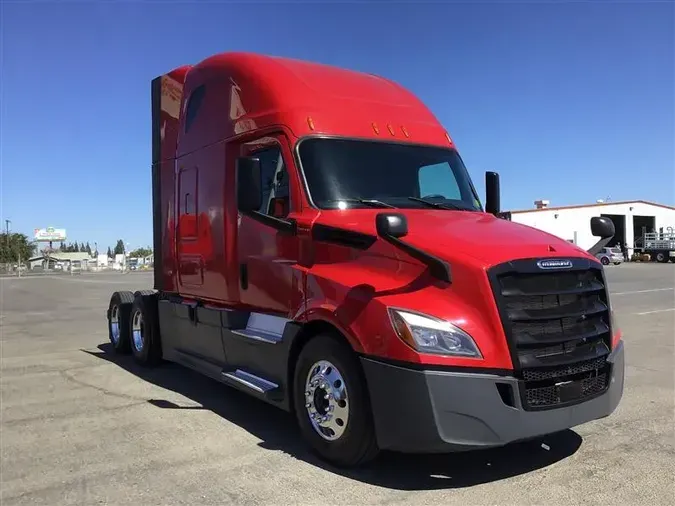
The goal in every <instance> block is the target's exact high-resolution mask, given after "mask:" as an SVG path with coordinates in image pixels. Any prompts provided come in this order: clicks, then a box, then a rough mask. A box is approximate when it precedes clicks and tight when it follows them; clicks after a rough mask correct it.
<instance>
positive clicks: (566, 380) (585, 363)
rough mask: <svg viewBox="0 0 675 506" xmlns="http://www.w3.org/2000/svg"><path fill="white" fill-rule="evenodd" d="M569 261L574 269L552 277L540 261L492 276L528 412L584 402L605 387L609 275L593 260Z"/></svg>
mask: <svg viewBox="0 0 675 506" xmlns="http://www.w3.org/2000/svg"><path fill="white" fill-rule="evenodd" d="M571 262H572V268H567V269H564V270H562V269H561V270H560V271H551V270H543V269H541V268H539V267H538V266H537V260H536V259H533V260H519V261H514V262H510V263H508V264H504V265H500V266H496V267H494V268H492V269H491V270H490V271H489V272H488V275H489V278H490V282H491V285H492V289H493V291H494V294H495V300H496V302H497V306H498V309H499V312H500V315H501V318H502V325H503V327H504V332H505V334H506V337H507V339H508V340H509V347H510V349H511V354H512V358H513V362H514V367H515V372H516V375H517V376H519V377H520V378H522V380H523V381H522V390H523V391H522V399H523V403H524V407H525V408H526V409H544V408H551V407H555V406H558V405H560V404H563V403H568V402H573V401H575V400H577V401H578V400H582V399H584V398H587V397H590V396H593V395H595V394H597V393H599V392H602V391H603V389H604V388H606V387H607V381H606V378H607V377H608V371H609V369H608V368H609V363H608V362H607V361H606V358H607V355H608V354H609V352H610V346H611V344H610V341H611V328H610V322H609V303H608V296H607V290H606V286H605V281H604V276H603V274H602V270H601V268H600V266H596V265H595V264H592V263H591V262H590V261H588V260H585V259H573V260H572V261H571ZM601 377H602V378H605V379H597V378H601ZM592 378H596V379H592ZM556 382H557V384H556ZM560 385H568V386H567V387H561V386H560ZM598 385H604V386H602V387H600V386H598ZM598 389H599V390H598ZM570 392H572V393H571V394H570ZM570 396H572V398H570ZM575 396H578V399H576V398H575Z"/></svg>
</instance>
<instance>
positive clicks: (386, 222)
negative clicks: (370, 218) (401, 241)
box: [375, 213, 408, 239]
mask: <svg viewBox="0 0 675 506" xmlns="http://www.w3.org/2000/svg"><path fill="white" fill-rule="evenodd" d="M375 228H376V229H377V235H379V236H381V237H395V238H397V239H398V238H400V237H405V236H406V235H408V220H407V219H406V217H405V216H404V215H402V214H398V213H380V214H378V215H377V216H376V217H375Z"/></svg>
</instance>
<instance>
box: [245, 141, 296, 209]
mask: <svg viewBox="0 0 675 506" xmlns="http://www.w3.org/2000/svg"><path fill="white" fill-rule="evenodd" d="M251 156H254V157H256V158H259V159H260V166H261V172H262V174H261V175H262V197H263V198H262V205H261V206H260V209H259V210H258V211H259V212H261V213H263V214H267V215H270V216H274V217H276V218H285V217H286V216H288V213H289V211H290V191H289V178H288V170H287V168H286V164H285V163H284V158H283V156H282V154H281V148H280V147H278V146H271V147H268V148H264V149H261V150H259V151H255V152H253V153H251Z"/></svg>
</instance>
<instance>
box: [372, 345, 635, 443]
mask: <svg viewBox="0 0 675 506" xmlns="http://www.w3.org/2000/svg"><path fill="white" fill-rule="evenodd" d="M608 361H609V362H610V363H611V364H612V367H611V378H610V383H609V388H608V389H607V390H605V392H604V393H603V394H601V395H600V396H598V397H594V398H591V399H589V400H586V401H583V402H580V403H578V404H574V405H568V406H564V407H556V408H552V409H547V410H542V411H527V410H525V409H524V408H523V404H522V402H521V398H520V395H518V392H519V391H520V390H519V386H520V385H519V383H520V380H518V379H516V378H514V377H504V376H497V375H493V374H479V373H468V372H450V371H435V370H415V369H410V368H406V367H401V366H396V365H391V364H385V363H383V362H379V361H377V360H375V359H371V358H366V357H362V358H361V362H362V365H363V369H364V372H365V375H366V381H367V383H368V390H369V393H370V401H371V405H372V409H373V417H374V422H375V432H376V435H377V442H378V445H379V447H380V448H382V449H388V450H395V451H401V452H410V453H445V452H454V451H465V450H473V449H479V448H490V447H498V446H504V445H506V444H509V443H512V442H515V441H520V440H525V439H530V438H534V437H538V436H543V435H546V434H551V433H554V432H558V431H561V430H565V429H569V428H571V427H574V426H577V425H580V424H583V423H586V422H589V421H592V420H596V419H598V418H603V417H606V416H608V415H610V414H611V413H612V412H613V411H614V410H615V409H616V407H617V406H618V404H619V401H620V400H621V397H622V395H623V384H624V348H623V341H620V342H619V345H618V346H617V347H616V348H615V349H614V350H613V351H612V354H611V355H610V357H609V359H608ZM498 384H506V385H510V387H511V388H512V391H513V392H515V395H513V396H512V397H506V398H505V397H504V396H503V395H501V394H500V389H501V391H502V392H503V391H505V389H504V387H499V389H498V386H497V385H498ZM506 391H508V388H507V389H506Z"/></svg>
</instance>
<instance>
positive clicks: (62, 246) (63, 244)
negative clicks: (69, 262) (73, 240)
mask: <svg viewBox="0 0 675 506" xmlns="http://www.w3.org/2000/svg"><path fill="white" fill-rule="evenodd" d="M66 248H67V246H66V243H65V242H63V241H61V245H60V246H59V251H63V252H65V251H66Z"/></svg>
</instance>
